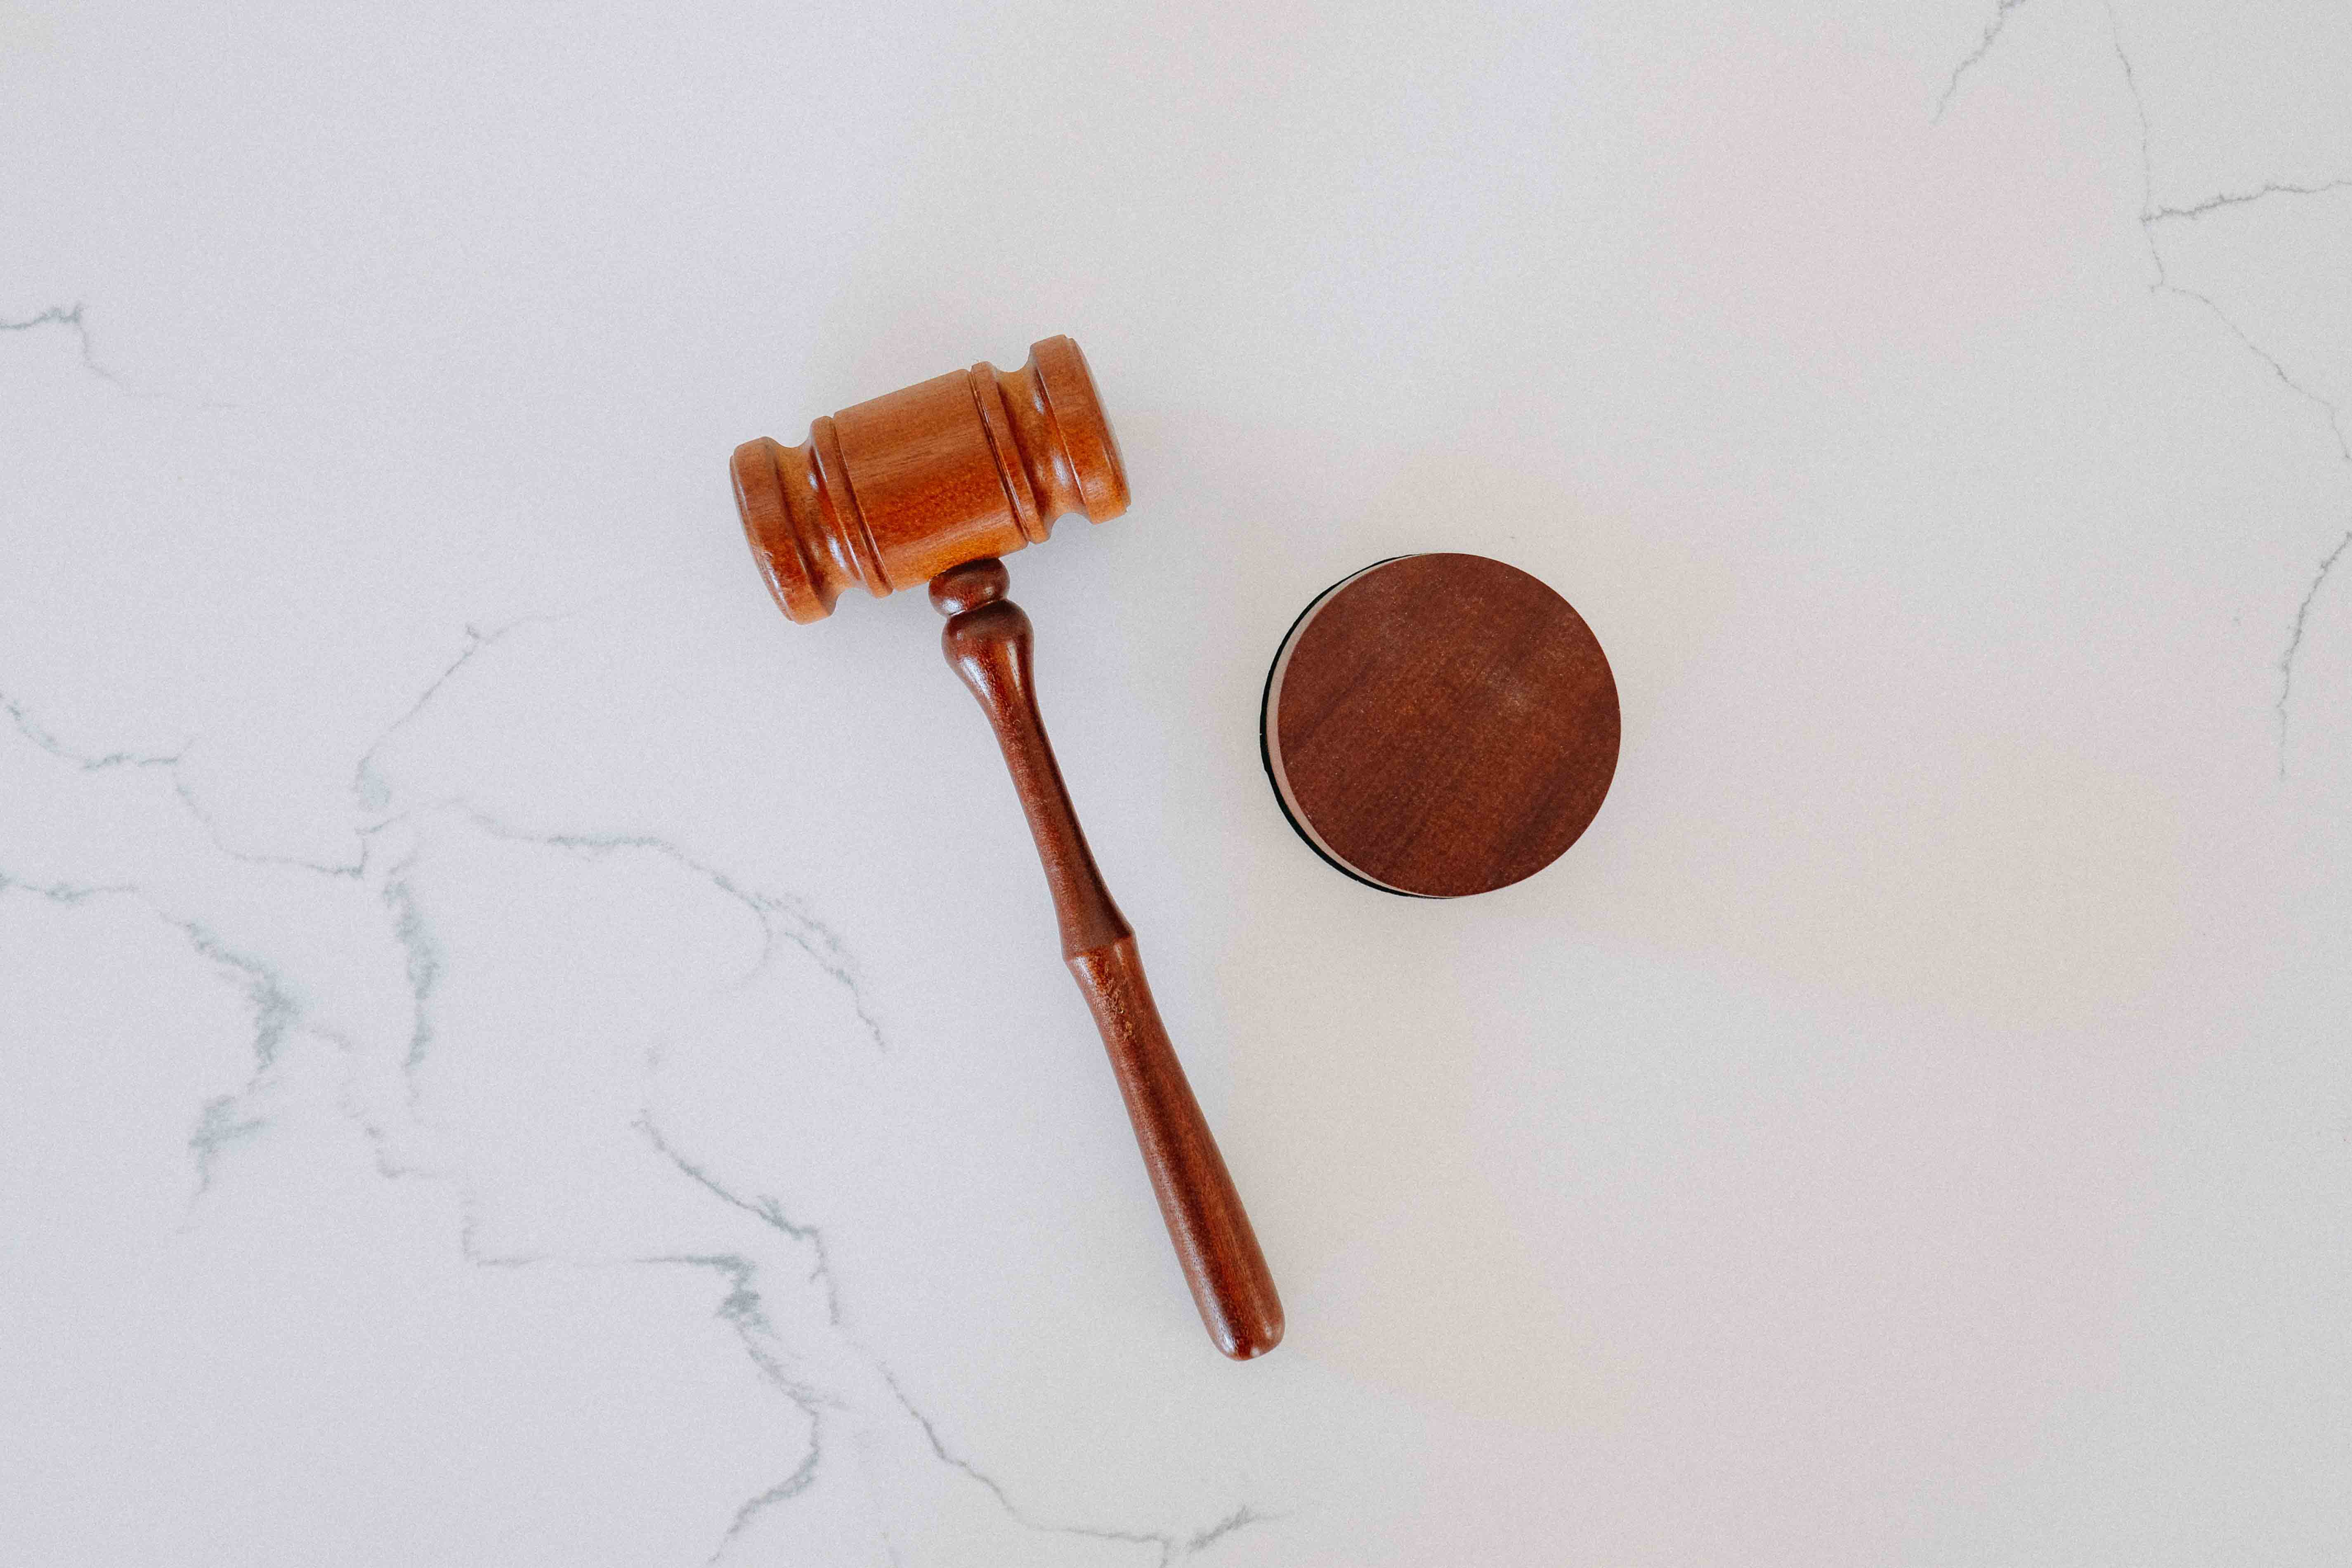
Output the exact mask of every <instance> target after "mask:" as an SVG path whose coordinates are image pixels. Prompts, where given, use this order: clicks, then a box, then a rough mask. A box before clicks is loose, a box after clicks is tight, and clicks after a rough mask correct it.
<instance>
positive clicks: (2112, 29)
mask: <svg viewBox="0 0 2352 1568" xmlns="http://www.w3.org/2000/svg"><path fill="white" fill-rule="evenodd" d="M2106 13H2107V30H2108V34H2109V37H2111V38H2112V39H2113V41H2114V44H2115V51H2116V65H2117V66H2119V67H2121V68H2122V69H2123V75H2124V87H2125V89H2126V91H2127V92H2129V93H2130V95H2131V101H2132V112H2133V114H2134V116H2135V117H2136V118H2137V120H2138V121H2139V170H2140V210H2139V229H2140V237H2142V238H2143V239H2145V240H2146V241H2147V256H2148V260H2149V262H2150V263H2151V264H2152V265H2153V266H2154V267H2155V268H2156V280H2155V281H2154V282H2153V283H2150V284H2149V285H2148V290H2149V292H2151V293H2172V294H2178V295H2179V296H2180V297H2181V298H2183V299H2185V300H2195V301H2197V303H2199V304H2200V305H2202V306H2204V307H2205V309H2206V310H2209V311H2210V312H2211V313H2212V316H2213V319H2214V320H2215V321H2219V322H2221V325H2222V326H2223V327H2224V328H2226V329H2227V330H2228V331H2229V332H2230V335H2231V336H2232V337H2234V338H2236V339H2237V340H2238V342H2240V343H2242V345H2244V347H2245V349H2246V351H2247V352H2248V353H2252V355H2253V356H2254V357H2255V358H2256V359H2259V360H2261V361H2262V362H2263V363H2264V364H2266V365H2268V366H2270V370H2271V374H2273V376H2276V377H2277V378H2278V381H2279V384H2281V385H2283V386H2284V387H2285V388H2286V389H2287V390H2288V391H2290V392H2292V393H2294V395H2296V396H2298V397H2301V398H2303V399H2304V400H2305V402H2307V403H2310V404H2311V405H2314V406H2315V407H2316V408H2317V409H2318V410H2319V411H2320V413H2321V415H2322V416H2325V417H2326V421H2327V429H2328V433H2329V434H2330V435H2331V436H2333V437H2335V440H2336V456H2337V457H2338V458H2341V459H2342V460H2343V461H2344V462H2345V463H2347V464H2352V437H2347V434H2346V431H2345V428H2344V419H2343V414H2342V411H2341V410H2340V409H2338V408H2337V407H2336V404H2335V403H2334V402H2333V401H2332V400H2330V399H2328V398H2326V397H2323V396H2321V395H2319V394H2318V393H2316V392H2315V391H2313V390H2312V389H2311V388H2310V387H2308V386H2305V385H2304V384H2303V383H2301V382H2299V381H2297V380H2296V379H2295V378H2294V376H2293V375H2292V374H2289V373H2288V371H2287V368H2286V366H2285V365H2284V364H2282V363H2279V359H2278V356H2277V355H2275V354H2273V353H2271V352H2270V351H2269V350H2268V349H2265V348H2264V347H2263V346H2262V344H2260V343H2258V342H2254V340H2253V338H2252V336H2251V335H2249V334H2248V333H2247V331H2246V330H2245V329H2244V328H2243V327H2241V326H2240V325H2238V323H2237V321H2235V320H2233V319H2232V318H2231V315H2230V313H2229V312H2228V311H2227V310H2223V309H2221V304H2220V302H2219V301H2217V300H2214V299H2213V297H2212V296H2211V295H2210V294H2206V293H2202V292H2200V291H2199V290H2198V289H2189V288H2184V287H2182V286H2181V285H2180V284H2178V283H2175V282H2174V281H2173V280H2172V279H2171V277H2170V275H2169V274H2168V272H2167V271H2166V269H2165V265H2164V250H2163V247H2161V246H2159V245H2158V243H2157V237H2156V229H2157V226H2158V224H2159V223H2164V222H2168V221H2173V220H2176V219H2178V220H2187V221H2192V222H2193V221H2195V220H2196V219H2197V218H2200V217H2201V216H2204V215H2205V214H2206V213H2209V212H2211V211H2213V210H2215V209H2216V208H2219V207H2223V206H2236V205H2243V204H2245V203H2248V202H2254V201H2260V200H2263V198H2265V197H2267V196H2271V195H2323V194H2326V193H2327V192H2331V191H2335V190H2339V189H2343V188H2347V187H2348V186H2352V180H2332V181H2328V182H2326V184H2319V185H2309V186H2305V185H2293V184H2264V185H2263V186H2261V187H2259V188H2257V189H2255V190H2253V191H2250V192H2245V193H2238V194H2224V195H2218V196H2213V197H2210V198H2208V199H2207V200H2205V201H2202V202H2193V203H2191V204H2189V205H2188V206H2186V207H2159V206H2158V205H2156V167H2155V160H2154V157H2153V155H2152V153H2150V151H2149V140H2150V131H2149V126H2148V119H2147V100H2146V99H2145V98H2143V97H2142V96H2141V94H2140V90H2139V73H2138V72H2137V70H2135V69H2134V68H2132V62H2131V56H2130V55H2129V54H2128V53H2126V51H2125V48H2124V33H2123V24H2122V23H2121V22H2120V21H2119V20H2117V18H2116V8H2115V6H2114V5H2113V4H2112V3H2110V4H2109V5H2107V6H2106ZM2347 542H2352V533H2347V535H2346V537H2345V539H2344V540H2342V541H2339V542H2337V543H2336V547H2335V549H2333V550H2331V551H2329V552H2328V553H2327V555H2326V558H2325V559H2323V560H2322V561H2321V562H2320V563H2319V570H2318V571H2317V573H2315V574H2314V576H2313V577H2312V581H2311V586H2310V587H2309V588H2307V589H2306V590H2305V592H2304V595H2303V600H2302V602H2301V603H2300V604H2299V605H2297V606H2296V607H2295V612H2294V622H2293V623H2292V625H2291V626H2289V628H2288V631H2287V639H2286V648H2285V651H2284V652H2283V653H2282V654H2280V656H2279V661H2278V668H2279V695H2278V701H2277V702H2276V703H2275V704H2274V705H2273V710H2274V711H2275V713H2276V715H2277V718H2278V776H2279V777H2280V778H2281V779H2284V778H2285V777H2286V773H2287V751H2286V741H2287V722H2288V717H2289V710H2288V703H2289V701H2290V700H2291V699H2292V698H2293V696H2294V661H2295V656H2296V655H2297V654H2298V653H2300V652H2301V651H2302V648H2303V636H2304V630H2305V623H2306V622H2307V621H2308V620H2309V618H2310V616H2311V605H2312V601H2313V600H2314V599H2315V598H2316V597H2317V596H2318V594H2319V590H2320V588H2321V587H2322V585H2324V584H2326V581H2327V576H2328V574H2329V573H2330V572H2332V571H2334V570H2335V568H2336V559H2337V558H2338V557H2339V556H2341V555H2342V554H2343V553H2344V547H2345V544H2346V543H2347Z"/></svg>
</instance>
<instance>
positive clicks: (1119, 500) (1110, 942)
mask: <svg viewBox="0 0 2352 1568" xmlns="http://www.w3.org/2000/svg"><path fill="white" fill-rule="evenodd" d="M733 467H734V475H735V499H736V503H737V505H738V506H739V507H740V510H741V511H742V516H743V530H744V532H745V533H746V534H747V535H748V536H749V537H750V539H751V553H752V555H753V557H754V558H755V559H756V560H757V561H758V562H759V564H760V567H761V571H762V572H763V573H764V574H765V575H766V577H767V580H768V586H769V588H770V590H771V591H772V593H773V594H774V595H775V597H776V603H777V604H778V605H781V606H782V608H783V612H784V614H785V615H786V616H790V617H791V618H792V619H793V620H795V621H800V622H809V621H818V620H823V619H824V617H825V616H828V615H830V614H831V613H832V611H833V606H834V604H835V601H836V600H837V599H839V598H840V596H841V594H842V591H843V590H844V589H845V588H847V587H849V586H851V585H853V584H861V585H863V586H864V587H865V588H866V591H867V592H869V593H871V594H872V595H874V596H875V597H876V598H881V597H883V596H885V595H889V594H894V593H896V592H898V590H899V589H901V588H907V587H912V586H913V585H914V584H918V583H928V584H929V586H930V595H931V603H932V604H933V605H935V606H936V607H937V608H938V609H939V611H940V614H941V615H943V616H946V617H947V618H948V619H947V626H946V627H945V629H944V630H943V631H942V632H941V634H940V644H941V646H942V647H943V648H944V649H945V651H946V654H947V659H948V663H949V664H950V666H951V667H953V668H954V669H955V671H956V673H957V674H958V675H960V676H961V677H962V678H963V681H964V684H965V685H966V686H968V687H970V688H971V692H972V695H973V696H974V697H976V698H978V699H979V700H980V705H981V707H982V709H984V710H986V711H987V714H988V719H989V722H990V724H991V725H992V726H993V727H994V729H995V731H996V741H997V744H998V745H999V746H1000V747H1002V748H1003V752H1004V762H1005V765H1006V766H1007V767H1008V768H1009V769H1011V770H1012V773H1013V788H1014V790H1015V791H1016V792H1017V793H1018V794H1019V795H1020V797H1021V808H1022V810H1023V811H1024V813H1025V814H1026V815H1027V816H1028V819H1029V831H1030V834H1031V836H1032V837H1034V838H1035V839H1036V842H1037V855H1038V858H1039V859H1040V860H1042V861H1043V862H1044V863H1045V882H1046V886H1047V887H1048V888H1049V889H1052V892H1053V896H1054V909H1055V913H1056V915H1057V916H1058V917H1059V918H1060V921H1061V928H1062V955H1063V957H1064V958H1065V959H1066V960H1067V961H1068V963H1069V966H1070V973H1072V974H1073V975H1075V976H1076V978H1077V982H1078V988H1079V990H1081V991H1082V992H1084V993H1085V994H1086V998H1087V1006H1088V1007H1089V1008H1090V1009H1091V1010H1092V1011H1093V1013H1094V1017H1095V1024H1096V1026H1097V1028H1098V1029H1100V1031H1101V1032H1102V1038H1103V1045H1104V1047H1106V1048H1107V1049H1108V1051H1109V1053H1110V1061H1111V1068H1112V1070H1113V1071H1114V1072H1115V1073H1116V1074H1117V1075H1118V1087H1119V1092H1120V1094H1121V1095H1122V1096H1123V1097H1124V1098H1125V1099H1126V1101H1127V1111H1128V1116H1129V1120H1131V1121H1133V1122H1134V1124H1135V1136H1136V1142H1137V1143H1138V1144H1139V1146H1140V1147H1141V1149H1142V1152H1143V1164H1144V1169H1145V1170H1146V1171H1147V1172H1148V1173H1150V1177H1151V1187H1152V1191H1153V1192H1154V1193H1155V1194H1158V1196H1159V1200H1160V1215H1161V1216H1162V1217H1163V1218H1165V1219H1166V1221H1167V1223H1168V1236H1169V1239H1170V1240H1171V1242H1173V1243H1174V1245H1175V1248H1176V1258H1177V1261H1178V1262H1179V1263H1181V1265H1182V1266H1183V1269H1184V1279H1185V1282H1186V1283H1187V1284H1188V1285H1190V1286H1191V1287H1192V1300H1193V1302H1194V1304H1195V1305H1197V1306H1198V1307H1199V1308H1200V1310H1201V1321H1202V1322H1203V1323H1205V1324H1207V1326H1208V1330H1209V1337H1210V1338H1211V1339H1213V1341H1215V1342H1216V1345H1217V1348H1218V1349H1219V1350H1221V1351H1223V1352H1224V1353H1225V1354H1227V1355H1229V1356H1232V1357H1234V1358H1235V1359H1236V1360H1246V1359H1248V1358H1249V1357H1252V1356H1258V1355H1264V1354H1265V1352H1267V1351H1270V1350H1272V1349H1273V1348H1274V1347H1275V1346H1276V1344H1278V1343H1280V1342H1281V1341H1282V1328H1283V1319H1282V1302H1281V1300H1280V1299H1279V1298H1278V1297H1277V1296H1276V1294H1275V1289H1274V1278H1273V1276H1272V1275H1271V1274H1270V1273H1268V1272H1267V1269H1266V1266H1265V1255H1264V1254H1263V1253H1262V1252H1261V1251H1259V1249H1258V1244H1257V1237H1256V1235H1255V1232H1253V1231H1252V1230H1251V1228H1250V1223H1249V1215H1247V1214H1246V1213H1245V1212H1244V1210H1243V1208H1242V1202H1241V1198H1240V1196H1239V1194H1236V1193H1235V1192H1234V1184H1233V1178H1232V1177H1231V1176H1230V1175H1229V1174H1228V1173H1226V1171H1225V1163H1224V1159H1223V1156H1222V1155H1221V1154H1219V1153H1218V1152H1217V1144H1216V1140H1215V1139H1214V1138H1213V1137H1212V1136H1211V1135H1210V1132H1209V1126H1208V1122H1207V1121H1205V1120H1203V1119H1202V1115H1201V1108H1200V1105H1199V1103H1198V1102H1197V1101H1195V1100H1193V1098H1192V1086H1191V1085H1190V1084H1188V1083H1187V1082H1186V1081H1185V1079H1184V1068H1183V1067H1182V1065H1181V1063H1179V1062H1178V1061H1177V1059H1176V1052H1175V1048H1174V1047H1172V1046H1171V1045H1170V1044H1169V1040H1168V1030H1167V1028H1166V1026H1164V1025H1162V1024H1161V1023H1160V1012H1159V1009H1158V1008H1157V1007H1156V1006H1155V1005H1153V1003H1152V1000H1151V987H1150V984H1147V983H1146V981H1145V980H1144V977H1143V963H1142V961H1141V960H1140V959H1139V957H1138V956H1137V954H1136V947H1135V930H1134V928H1133V927H1131V926H1129V924H1128V923H1127V920H1126V917H1125V916H1123V915H1121V914H1120V913H1119V910H1118V905H1117V904H1116V903H1114V902H1112V900H1111V896H1110V889H1108V888H1107V887H1106V886H1104V884H1103V879H1102V873H1101V872H1100V871H1099V870H1097V868H1096V867H1095V859H1094V854H1093V852H1092V851H1091V850H1089V849H1088V848H1087V837H1086V834H1085V832H1084V830H1083V829H1081V828H1080V827H1079V826H1078V817H1077V812H1076V809H1075V808H1074V807H1073V806H1072V805H1071V804H1070V795H1069V791H1068V789H1067V788H1066V787H1065V786H1064V784H1063V783H1062V771H1061V769H1060V767H1059V766H1058V765H1056V763H1055V761H1054V748H1053V744H1052V742H1049V741H1048V740H1047V739H1046V737H1045V721H1044V720H1043V719H1042V718H1041V717H1040V716H1039V714H1038V711H1037V699H1036V694H1035V691H1034V686H1033V682H1032V680H1031V675H1030V629H1029V617H1028V616H1026V615H1024V614H1023V613H1022V610H1021V607H1020V606H1019V605H1015V604H1013V602H1012V601H1011V600H1010V599H1007V598H1006V597H1005V596H1004V594H1005V589H1006V586H1007V583H1008V578H1007V576H1006V574H1005V570H1004V566H1003V563H1002V562H1001V561H999V560H998V559H997V558H998V557H999V556H1003V555H1007V554H1010V553H1011V552H1013V551H1016V550H1019V549H1020V548H1022V547H1023V546H1024V545H1025V544H1031V543H1042V542H1044V541H1045V538H1046V537H1047V536H1048V535H1049V534H1050V533H1051V532H1052V531H1053V527H1054V524H1055V521H1057V520H1059V519H1060V518H1062V517H1065V516H1066V515H1068V514H1069V513H1072V512H1076V513H1077V514H1079V515H1080V516H1083V517H1085V518H1087V519H1088V520H1089V521H1094V522H1104V521H1108V520H1109V519H1111V518H1114V517H1117V516H1118V515H1119V513H1121V512H1123V511H1125V510H1127V500H1128V493H1127V474H1126V470H1125V468H1123V467H1122V466H1121V464H1120V461H1119V456H1118V442H1117V440H1116V439H1115V438H1114V437H1112V435H1111V430H1110V424H1109V422H1108V420H1107V419H1106V418H1105V417H1104V416H1103V411H1102V403H1101V400H1100V398H1099V397H1097V395H1096V392H1095V384H1094V377H1093V375H1092V374H1091V373H1090V372H1089V371H1088V370H1087V362H1086V356H1085V355H1084V354H1082V353H1079V352H1078V345H1077V344H1076V343H1075V342H1071V341H1070V340H1069V339H1068V338H1066V337H1053V338H1046V339H1045V340H1044V341H1043V342H1036V343H1033V344H1031V345H1030V350H1029V362H1028V363H1026V364H1024V365H1023V366H1022V367H1021V368H1020V369H1019V370H1016V371H1000V370H998V369H996V368H995V367H994V366H992V365H990V364H988V363H980V364H976V365H974V366H972V368H971V370H969V371H953V372H950V373H949V374H946V375H942V376H936V377H934V378H932V379H931V380H929V381H926V382H923V383H921V384H918V385H915V386H909V387H907V388H905V389H903V390H901V391H898V392H894V393H891V394H889V395H887V396H884V397H877V398H875V399H873V400H872V401H871V402H867V403H861V404H858V405H856V406H855V407H852V408H845V409H843V410H841V412H839V413H838V414H835V415H831V416H824V417H820V418H819V419H817V420H816V421H815V422H814V423H813V424H812V425H811V426H809V438H808V439H807V440H806V441H804V442H803V443H802V444H801V445H800V446H798V447H785V446H782V445H781V444H780V443H778V442H776V441H773V440H770V439H767V438H765V437H762V438H761V439H759V440H755V441H746V442H745V443H744V444H743V445H741V446H740V447H736V448H735V458H734V464H733Z"/></svg>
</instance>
